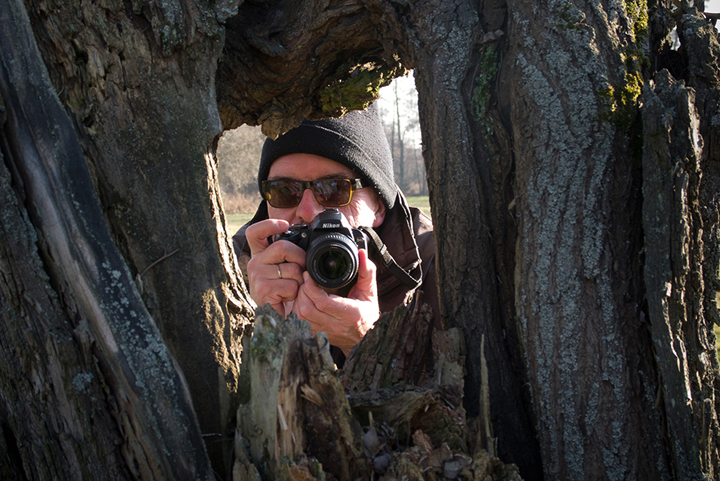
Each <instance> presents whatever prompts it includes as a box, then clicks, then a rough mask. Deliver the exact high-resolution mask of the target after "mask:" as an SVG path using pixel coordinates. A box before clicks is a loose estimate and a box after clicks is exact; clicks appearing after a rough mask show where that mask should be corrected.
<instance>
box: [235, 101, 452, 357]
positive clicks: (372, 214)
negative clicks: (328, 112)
mask: <svg viewBox="0 0 720 481" xmlns="http://www.w3.org/2000/svg"><path fill="white" fill-rule="evenodd" d="M258 182H259V186H260V192H261V193H262V195H263V198H264V199H265V200H264V201H263V202H262V203H261V204H260V207H259V208H258V211H257V213H256V214H255V216H254V217H253V219H252V220H251V221H250V222H249V223H248V224H247V225H246V226H243V227H242V228H241V229H240V230H239V231H238V233H237V234H235V236H234V237H233V241H234V245H235V252H236V253H237V256H238V260H239V263H240V266H241V268H242V270H243V273H244V275H246V280H247V282H248V285H249V288H250V295H251V296H252V298H253V299H254V300H255V302H256V303H257V304H258V305H263V304H267V303H269V304H270V305H272V307H273V308H275V309H276V310H277V311H278V312H279V313H280V314H282V315H283V316H287V315H288V314H290V313H291V312H294V313H296V314H297V315H298V317H300V318H301V319H305V320H307V321H308V322H310V324H311V326H312V329H313V331H315V332H326V333H327V335H328V339H329V341H330V344H331V345H332V346H336V347H337V348H339V349H340V350H342V352H343V354H344V355H347V354H348V353H349V352H350V349H352V347H353V346H354V345H355V344H357V343H358V342H360V340H361V339H362V338H363V336H364V335H365V333H366V332H367V331H368V330H369V329H371V328H372V327H373V325H374V324H375V322H376V321H377V319H378V318H379V316H380V313H381V312H384V311H390V310H392V309H394V308H395V307H396V306H398V305H400V304H403V303H408V302H411V300H412V296H413V293H414V292H415V290H416V288H417V287H418V284H420V283H421V284H422V288H423V291H424V299H425V301H426V302H429V303H430V304H431V306H432V307H433V309H434V311H435V316H436V324H439V321H438V320H437V319H439V315H438V310H437V288H436V285H435V263H434V257H435V244H434V239H433V233H432V223H431V222H430V219H429V218H428V217H427V216H425V215H424V214H423V213H422V212H421V211H420V210H419V209H415V208H410V207H408V205H407V201H406V200H405V197H404V196H403V194H402V192H401V191H400V189H399V188H398V186H397V185H396V184H395V182H394V180H393V165H392V155H391V153H390V148H389V145H388V142H387V139H386V137H385V133H384V131H383V128H382V124H381V123H380V117H379V114H378V112H377V109H376V108H375V106H374V105H373V106H371V107H370V108H369V109H367V110H365V111H356V112H351V113H349V114H347V115H346V116H345V117H343V118H342V119H326V120H320V121H307V120H306V121H304V122H303V123H302V124H301V125H300V126H298V127H296V128H295V129H292V130H291V131H289V132H287V133H286V134H284V135H282V136H280V137H279V138H278V139H277V140H275V141H273V140H270V139H268V140H267V141H266V142H265V145H264V147H263V152H262V157H261V160H260V169H259V172H258ZM325 208H337V209H339V210H340V212H342V213H343V214H344V215H345V216H346V217H347V219H348V221H349V223H350V224H351V226H352V227H355V228H359V227H370V228H372V230H374V231H375V232H376V233H377V234H378V236H379V240H381V241H382V243H384V245H385V246H386V247H387V251H388V252H389V254H390V256H387V255H386V256H385V257H383V256H382V255H381V253H380V252H379V251H380V249H378V248H377V247H376V248H371V249H370V254H369V256H368V253H367V252H366V251H365V250H361V251H360V253H359V266H358V275H357V281H356V283H355V285H354V286H353V287H352V289H351V290H350V292H349V293H348V294H347V296H346V297H342V296H337V295H332V294H328V293H326V292H325V291H324V290H322V289H321V288H320V287H319V286H318V285H317V283H316V282H315V281H314V280H313V279H312V278H311V277H310V275H309V274H308V272H307V271H306V266H305V251H304V250H303V249H301V248H300V247H298V246H297V245H295V244H293V243H291V242H288V241H282V240H281V241H277V242H273V243H270V242H269V241H268V238H272V237H273V236H274V235H277V234H281V233H283V232H286V231H287V230H288V228H289V227H290V226H291V225H293V224H308V225H309V224H311V223H312V221H313V219H315V217H316V216H317V215H318V214H319V213H321V212H322V211H323V209H325ZM378 247H381V246H378ZM341 358H342V357H341ZM336 359H337V356H336Z"/></svg>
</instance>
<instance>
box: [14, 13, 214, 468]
mask: <svg viewBox="0 0 720 481" xmlns="http://www.w3.org/2000/svg"><path fill="white" fill-rule="evenodd" d="M0 24H2V25H3V29H2V31H1V32H2V33H1V35H2V45H3V49H2V59H1V63H0V94H1V97H2V105H3V114H4V115H3V119H2V120H3V122H2V123H3V135H2V147H3V149H2V150H3V161H4V163H3V166H2V171H1V172H0V178H1V179H2V184H3V189H2V193H3V194H2V195H3V197H4V199H3V202H2V210H3V216H2V218H3V223H2V224H3V228H2V242H1V243H0V245H1V246H2V257H1V258H2V264H1V265H2V273H3V280H4V281H3V283H2V287H3V288H2V291H0V301H2V302H1V303H2V306H3V310H2V314H3V315H2V320H3V323H2V326H3V327H2V329H3V336H2V338H1V339H2V357H3V359H4V360H5V361H6V362H5V364H4V369H3V379H2V398H3V401H4V402H3V406H2V409H0V413H2V424H1V425H2V431H3V437H4V441H5V445H6V446H5V447H6V450H5V451H4V452H5V453H7V455H6V457H5V459H3V460H2V461H3V463H2V465H3V468H2V470H3V471H4V472H5V473H6V474H12V475H13V476H14V477H20V476H24V477H25V478H26V479H27V478H29V479H78V478H90V477H97V478H100V479H130V478H131V477H142V478H145V479H168V478H175V479H180V478H200V479H210V477H211V471H210V466H209V463H208V459H207V454H206V453H205V449H204V447H203V446H202V442H201V438H200V431H199V429H198V425H197V420H196V417H195V412H194V411H193V409H192V402H191V400H190V396H189V393H188V391H187V386H186V384H185V382H184V379H183V377H182V374H181V372H180V370H179V368H178V366H177V365H176V363H175V361H174V359H173V357H172V355H170V353H169V352H168V350H167V348H166V347H165V344H164V342H163V340H162V338H161V337H160V333H159V332H158V329H157V327H156V326H155V323H154V322H153V320H152V318H151V317H150V315H149V314H148V312H147V310H146V309H145V306H144V304H143V301H142V298H141V297H140V295H139V293H138V291H137V289H136V287H135V283H134V281H133V278H132V276H131V274H130V272H129V270H128V269H127V266H126V264H125V261H124V259H123V258H122V257H121V255H120V252H118V250H117V248H116V247H115V245H114V244H113V241H112V240H111V238H110V235H109V232H108V230H107V228H106V226H105V221H104V218H103V214H102V211H101V209H100V205H99V203H98V202H97V198H96V197H95V191H94V188H93V184H92V180H91V179H90V176H89V174H88V170H87V167H86V165H85V162H84V159H83V156H82V151H81V148H80V144H79V143H78V141H77V137H76V134H75V131H74V130H73V126H72V124H71V122H70V119H69V118H68V117H67V115H66V113H65V111H64V109H63V108H62V106H61V104H60V103H59V102H58V98H57V96H56V94H55V92H54V89H53V87H52V85H51V84H50V81H49V78H48V76H47V70H46V69H45V66H44V65H43V62H42V59H41V57H40V53H39V51H38V49H37V47H36V45H35V42H34V37H33V35H32V32H31V30H30V23H29V19H28V17H27V14H26V12H25V8H24V7H23V5H22V4H20V3H19V2H17V1H10V2H5V3H3V4H2V6H1V7H0ZM116 446H119V447H120V449H117V448H116Z"/></svg>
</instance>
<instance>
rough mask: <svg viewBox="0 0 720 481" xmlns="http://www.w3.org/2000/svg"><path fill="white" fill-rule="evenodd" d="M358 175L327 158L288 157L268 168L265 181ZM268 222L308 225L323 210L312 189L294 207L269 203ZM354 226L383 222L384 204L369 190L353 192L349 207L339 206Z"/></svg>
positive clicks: (352, 177)
mask: <svg viewBox="0 0 720 481" xmlns="http://www.w3.org/2000/svg"><path fill="white" fill-rule="evenodd" d="M357 177H358V175H357V174H355V172H353V171H352V170H350V169H349V168H347V167H345V166H344V165H342V164H338V163H337V162H335V161H333V160H330V159H328V158H326V157H320V156H319V155H312V154H289V155H284V156H282V157H280V158H278V159H277V160H276V161H275V162H273V164H272V165H271V166H270V172H269V174H268V180H276V179H293V180H318V179H323V178H348V179H355V178H357ZM267 208H268V214H269V217H270V218H271V219H283V220H286V221H288V222H289V223H290V224H310V223H311V222H312V221H313V219H315V216H317V215H318V214H319V213H320V212H322V211H323V210H324V209H325V207H323V206H322V205H320V204H319V203H318V202H317V200H315V196H314V195H313V193H312V190H310V189H306V190H305V192H303V197H302V200H301V201H300V204H298V205H297V206H296V207H291V208H288V209H279V208H276V207H273V206H271V205H270V204H268V206H267ZM339 210H340V212H342V213H343V214H345V217H347V219H348V222H350V225H352V226H353V227H360V226H370V227H378V226H379V225H380V224H382V222H383V220H384V219H385V205H384V204H383V203H382V202H381V201H380V198H379V197H378V195H377V194H376V193H375V191H374V190H373V189H372V187H365V188H362V189H359V190H356V191H355V193H354V194H353V197H352V201H351V202H350V204H348V205H346V206H344V207H339Z"/></svg>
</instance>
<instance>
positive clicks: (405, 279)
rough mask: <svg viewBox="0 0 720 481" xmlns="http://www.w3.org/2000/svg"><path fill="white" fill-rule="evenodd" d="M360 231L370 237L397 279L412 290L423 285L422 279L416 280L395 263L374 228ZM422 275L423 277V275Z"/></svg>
mask: <svg viewBox="0 0 720 481" xmlns="http://www.w3.org/2000/svg"><path fill="white" fill-rule="evenodd" d="M360 229H361V230H362V231H363V232H365V233H366V234H367V235H368V237H370V239H371V240H372V243H373V246H374V247H375V249H376V250H377V251H378V252H379V253H380V256H382V258H383V261H384V262H385V267H387V268H388V270H390V272H392V273H393V274H394V275H395V277H397V278H398V279H400V281H402V283H403V284H405V285H406V286H407V287H409V288H410V289H415V288H417V287H418V286H420V284H421V283H422V277H420V279H415V278H414V277H413V276H412V275H411V274H410V273H409V272H406V271H405V270H404V269H403V268H402V267H400V266H399V265H398V263H397V262H395V259H394V258H393V256H392V255H391V254H390V252H389V251H388V249H387V247H386V246H385V244H384V243H383V241H382V240H381V239H380V236H379V235H377V232H375V230H374V229H373V228H371V227H361V228H360ZM420 275H421V276H422V273H421V274H420Z"/></svg>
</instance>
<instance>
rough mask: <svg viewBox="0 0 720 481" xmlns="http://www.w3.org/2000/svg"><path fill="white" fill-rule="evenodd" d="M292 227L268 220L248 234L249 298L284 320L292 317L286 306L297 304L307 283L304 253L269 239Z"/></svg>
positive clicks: (296, 248) (259, 223)
mask: <svg viewBox="0 0 720 481" xmlns="http://www.w3.org/2000/svg"><path fill="white" fill-rule="evenodd" d="M289 227H290V224H289V223H288V222H287V221H284V220H277V219H267V220H264V221H261V222H258V223H256V224H253V225H251V226H248V228H247V230H246V231H245V238H246V239H247V243H248V246H249V247H250V256H251V258H250V261H249V262H248V265H247V272H248V284H249V285H250V296H251V297H252V298H253V300H254V301H255V302H256V303H257V304H258V305H259V306H261V305H263V304H268V303H269V304H270V305H271V306H272V307H273V309H275V310H276V311H278V312H279V313H280V315H282V316H283V317H286V316H287V315H288V314H289V312H285V305H284V303H285V302H291V301H293V300H295V298H296V297H297V295H298V289H299V287H300V285H301V284H302V283H303V282H304V281H303V272H304V271H305V251H304V250H303V249H301V248H300V247H298V246H296V245H295V244H293V243H292V242H289V241H278V242H273V243H272V244H270V243H269V242H268V240H267V239H268V237H271V236H273V235H276V234H282V233H283V232H285V231H287V230H288V228H289Z"/></svg>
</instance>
